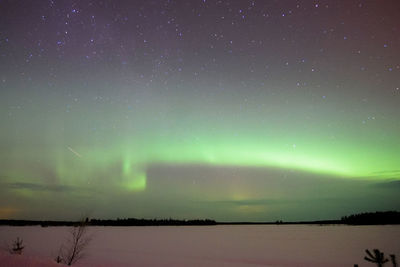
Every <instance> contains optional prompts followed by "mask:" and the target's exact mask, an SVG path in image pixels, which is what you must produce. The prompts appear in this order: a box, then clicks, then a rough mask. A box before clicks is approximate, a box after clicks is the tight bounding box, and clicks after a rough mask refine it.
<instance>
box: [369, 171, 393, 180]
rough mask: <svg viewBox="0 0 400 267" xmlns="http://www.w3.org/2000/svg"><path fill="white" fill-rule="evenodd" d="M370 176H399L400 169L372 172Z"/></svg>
mask: <svg viewBox="0 0 400 267" xmlns="http://www.w3.org/2000/svg"><path fill="white" fill-rule="evenodd" d="M371 176H377V177H385V178H400V170H384V171H378V172H372V173H371Z"/></svg>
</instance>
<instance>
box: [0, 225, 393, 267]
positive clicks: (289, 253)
mask: <svg viewBox="0 0 400 267" xmlns="http://www.w3.org/2000/svg"><path fill="white" fill-rule="evenodd" d="M68 230H69V228H68V227H44V228H43V227H40V226H32V227H11V226H1V227H0V242H1V243H0V246H2V247H3V248H4V247H6V245H7V244H11V243H12V241H13V240H15V239H16V238H17V237H21V238H22V239H23V240H24V244H25V246H26V248H25V249H24V252H23V255H21V256H20V255H10V254H9V253H7V252H6V251H5V249H3V250H2V251H0V266H1V267H3V266H4V267H8V266H10V267H14V266H15V267H20V266H27V267H53V266H58V267H60V266H61V265H60V264H57V263H55V262H54V260H53V259H54V258H55V256H56V255H57V252H58V250H59V248H60V246H61V245H62V244H63V243H65V240H66V238H67V237H68V233H69V232H68ZM89 233H90V235H91V236H92V242H91V243H90V245H89V246H88V248H87V251H86V256H85V258H83V259H82V260H81V261H79V262H78V263H77V264H75V265H74V266H78V267H83V266H87V267H123V266H282V267H283V266H307V267H308V266H332V267H333V266H341V267H342V266H350V267H351V266H353V265H354V264H355V263H358V264H359V266H360V267H361V266H370V265H371V264H369V263H367V262H365V261H364V260H363V257H364V254H365V252H364V251H365V249H374V248H378V249H380V250H381V251H383V252H385V254H386V255H389V254H396V255H397V258H398V260H400V245H399V240H400V226H394V225H388V226H341V225H332V226H312V225H235V226H233V225H232V226H162V227H154V226H152V227H89Z"/></svg>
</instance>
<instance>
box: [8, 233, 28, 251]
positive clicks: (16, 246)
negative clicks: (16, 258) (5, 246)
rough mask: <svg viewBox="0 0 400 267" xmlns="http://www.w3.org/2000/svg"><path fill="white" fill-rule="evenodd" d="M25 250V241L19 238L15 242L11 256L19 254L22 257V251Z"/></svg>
mask: <svg viewBox="0 0 400 267" xmlns="http://www.w3.org/2000/svg"><path fill="white" fill-rule="evenodd" d="M24 248H25V246H23V240H22V239H21V238H19V237H17V239H16V240H14V242H13V244H12V247H11V249H10V253H11V254H18V255H21V254H22V250H23V249H24Z"/></svg>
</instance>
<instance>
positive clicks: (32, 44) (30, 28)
mask: <svg viewBox="0 0 400 267" xmlns="http://www.w3.org/2000/svg"><path fill="white" fill-rule="evenodd" d="M399 14H400V2H399V1H397V0H387V1H386V0H370V1H362V0H357V1H355V0H329V1H312V0H303V1H295V0H292V1H289V0H280V1H278V0H275V1H273V0H263V1H262V0H254V1H248V0H220V1H217V0H190V1H188V0H186V1H184V0H177V1H173V0H153V1H151V0H146V1H144V0H141V1H139V0H137V1H134V0H132V1H127V0H121V1H111V0H104V1H89V0H83V1H78V0H53V1H52V0H50V1H47V0H39V1H18V0H14V1H12V0H4V1H1V2H0V127H1V131H0V218H19V219H77V218H79V217H80V216H82V215H83V216H90V217H97V218H116V217H120V218H123V217H138V218H141V217H145V218H169V217H172V218H179V219H193V218H211V219H216V220H221V221H243V220H246V221H264V220H267V221H274V220H278V219H279V220H281V219H282V220H316V219H332V218H333V219H335V218H340V216H342V215H347V214H350V213H354V212H364V211H376V210H393V209H400V198H399V197H398V196H399V195H400V19H399Z"/></svg>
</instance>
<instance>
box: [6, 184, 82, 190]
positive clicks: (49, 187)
mask: <svg viewBox="0 0 400 267" xmlns="http://www.w3.org/2000/svg"><path fill="white" fill-rule="evenodd" d="M3 186H4V187H7V188H9V189H16V190H18V189H27V190H31V191H48V192H72V191H75V190H76V188H74V187H72V186H65V185H46V184H36V183H21V182H16V183H6V184H3Z"/></svg>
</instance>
